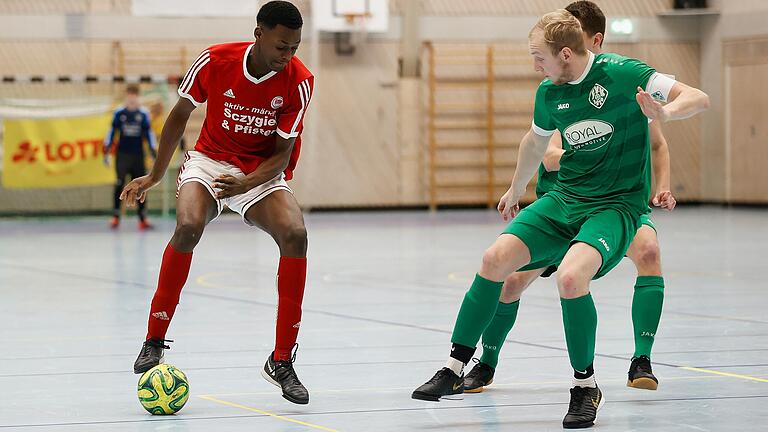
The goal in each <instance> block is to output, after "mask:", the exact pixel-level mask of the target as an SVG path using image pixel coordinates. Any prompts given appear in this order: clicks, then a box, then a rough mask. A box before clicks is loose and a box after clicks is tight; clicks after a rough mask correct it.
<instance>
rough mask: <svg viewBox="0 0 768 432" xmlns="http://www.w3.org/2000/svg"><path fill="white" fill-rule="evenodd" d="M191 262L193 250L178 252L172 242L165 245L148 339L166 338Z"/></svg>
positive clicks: (153, 300)
mask: <svg viewBox="0 0 768 432" xmlns="http://www.w3.org/2000/svg"><path fill="white" fill-rule="evenodd" d="M191 263H192V252H178V251H177V250H176V249H174V248H173V246H171V244H170V243H168V246H166V247H165V252H164V253H163V263H162V264H161V265H160V277H159V278H158V280H157V291H155V296H154V297H153V298H152V307H151V308H150V310H149V325H148V327H149V330H148V331H147V339H165V332H167V331H168V326H169V325H170V324H171V318H173V312H174V311H175V310H176V305H177V304H179V296H180V295H181V289H182V288H184V284H185V283H186V282H187V276H189V265H190V264H191Z"/></svg>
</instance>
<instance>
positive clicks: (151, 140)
mask: <svg viewBox="0 0 768 432" xmlns="http://www.w3.org/2000/svg"><path fill="white" fill-rule="evenodd" d="M141 133H142V135H144V139H146V140H147V144H148V145H149V152H150V153H151V154H152V157H153V158H155V159H157V140H156V139H155V132H154V131H153V130H152V125H151V124H150V122H149V113H146V112H145V113H144V115H143V120H142V121H141Z"/></svg>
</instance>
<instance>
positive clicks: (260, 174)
mask: <svg viewBox="0 0 768 432" xmlns="http://www.w3.org/2000/svg"><path fill="white" fill-rule="evenodd" d="M295 141H296V137H293V138H283V137H281V136H279V135H275V152H274V153H273V154H272V156H270V157H269V158H267V159H265V160H264V161H263V162H261V163H260V164H259V166H258V167H257V168H256V170H254V171H253V172H252V173H250V174H248V175H247V176H245V177H235V176H231V175H223V176H219V177H216V178H215V179H213V181H214V183H213V187H214V188H215V189H221V190H220V191H218V192H217V193H216V198H228V197H232V196H235V195H240V194H241V193H245V192H247V191H249V190H251V189H253V188H255V187H256V186H259V185H261V184H264V183H266V182H268V181H270V180H272V179H273V178H275V177H277V176H278V175H280V173H282V172H283V171H285V169H286V168H288V163H289V162H290V160H291V152H292V151H293V143H294V142H295Z"/></svg>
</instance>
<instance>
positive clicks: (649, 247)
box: [637, 241, 661, 270]
mask: <svg viewBox="0 0 768 432" xmlns="http://www.w3.org/2000/svg"><path fill="white" fill-rule="evenodd" d="M637 260H638V263H637V264H638V267H640V268H642V269H645V270H653V269H657V268H660V267H661V252H660V251H659V245H658V243H656V242H653V241H649V242H644V243H643V244H641V245H640V246H639V247H638V256H637Z"/></svg>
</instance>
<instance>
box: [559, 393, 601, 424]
mask: <svg viewBox="0 0 768 432" xmlns="http://www.w3.org/2000/svg"><path fill="white" fill-rule="evenodd" d="M603 405H605V395H604V394H603V397H601V398H600V403H599V404H597V410H596V411H595V420H593V421H591V422H584V423H571V424H568V425H566V424H565V423H563V429H586V428H590V427H592V426H594V425H595V421H596V420H597V413H599V412H600V408H602V407H603Z"/></svg>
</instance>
